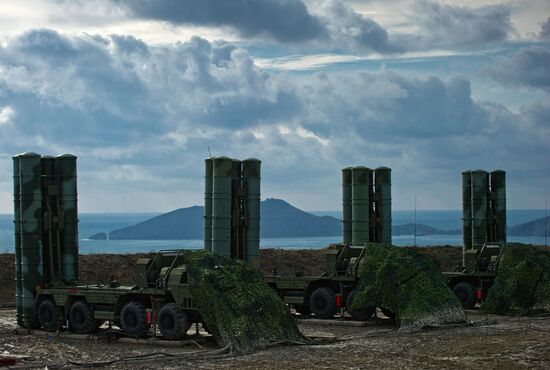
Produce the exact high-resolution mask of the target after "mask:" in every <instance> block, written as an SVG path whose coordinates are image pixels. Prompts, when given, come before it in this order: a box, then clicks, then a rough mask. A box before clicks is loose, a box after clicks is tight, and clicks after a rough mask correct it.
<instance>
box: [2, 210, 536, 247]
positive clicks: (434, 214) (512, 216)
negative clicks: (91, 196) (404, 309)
mask: <svg viewBox="0 0 550 370" xmlns="http://www.w3.org/2000/svg"><path fill="white" fill-rule="evenodd" d="M310 213H312V214H315V215H318V216H332V217H335V218H341V213H340V212H338V211H315V212H310ZM159 214H160V213H81V214H79V236H80V237H79V247H80V248H79V251H80V253H81V254H92V253H115V254H126V253H142V252H145V253H146V252H151V251H157V250H161V249H201V248H202V247H203V240H202V239H193V240H90V239H89V237H90V236H91V235H93V234H95V233H98V232H105V233H107V234H109V232H110V231H112V230H115V229H119V228H122V227H126V226H131V225H134V224H136V223H138V222H142V221H145V220H147V219H149V218H151V217H155V216H158V215H159ZM461 216H462V212H461V211H459V210H449V211H426V210H419V211H417V212H416V223H419V224H424V225H428V226H432V227H435V228H437V229H440V230H456V229H461V228H462V221H461ZM544 216H545V210H544V209H540V210H539V209H536V210H532V209H530V210H507V217H508V225H510V226H512V225H517V224H521V223H525V222H529V221H532V220H534V219H537V218H541V217H544ZM392 221H393V224H394V225H402V224H407V223H414V222H415V212H414V211H394V212H393V213H392ZM341 241H342V236H341V235H334V236H328V237H306V238H262V239H261V242H260V247H261V248H281V249H315V248H323V247H326V246H327V245H329V244H333V243H339V242H341ZM392 241H393V244H394V245H397V246H409V245H417V246H430V245H434V246H435V245H451V246H457V247H458V246H461V245H462V236H461V235H427V236H416V238H415V237H414V236H413V235H401V236H393V237H392ZM508 241H509V242H522V243H531V244H539V245H544V244H545V238H544V237H510V236H509V237H508ZM13 251H14V236H13V215H10V214H0V253H13Z"/></svg>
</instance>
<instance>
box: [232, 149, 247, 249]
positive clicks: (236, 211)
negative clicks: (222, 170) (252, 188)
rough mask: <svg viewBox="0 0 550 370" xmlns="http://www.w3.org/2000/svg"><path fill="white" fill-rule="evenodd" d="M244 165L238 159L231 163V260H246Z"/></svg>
mask: <svg viewBox="0 0 550 370" xmlns="http://www.w3.org/2000/svg"><path fill="white" fill-rule="evenodd" d="M242 167H243V163H242V162H241V161H240V160H238V159H232V162H231V178H232V180H231V258H238V259H241V260H244V256H245V242H244V238H245V236H244V234H245V233H244V224H243V217H242V206H243V205H242V202H243V198H244V196H245V194H244V193H243V191H242V182H243V180H242V176H243V168H242Z"/></svg>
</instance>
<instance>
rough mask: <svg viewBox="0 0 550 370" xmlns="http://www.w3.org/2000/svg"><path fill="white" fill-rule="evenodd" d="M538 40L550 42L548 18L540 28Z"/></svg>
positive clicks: (549, 21) (549, 19)
mask: <svg viewBox="0 0 550 370" xmlns="http://www.w3.org/2000/svg"><path fill="white" fill-rule="evenodd" d="M539 38H541V39H543V40H546V41H550V18H548V19H547V20H546V22H544V23H543V24H542V25H541V27H540V32H539Z"/></svg>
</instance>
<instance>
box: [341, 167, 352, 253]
mask: <svg viewBox="0 0 550 370" xmlns="http://www.w3.org/2000/svg"><path fill="white" fill-rule="evenodd" d="M351 169H352V168H351V167H346V168H343V169H342V234H343V243H344V244H351V240H352V207H351Z"/></svg>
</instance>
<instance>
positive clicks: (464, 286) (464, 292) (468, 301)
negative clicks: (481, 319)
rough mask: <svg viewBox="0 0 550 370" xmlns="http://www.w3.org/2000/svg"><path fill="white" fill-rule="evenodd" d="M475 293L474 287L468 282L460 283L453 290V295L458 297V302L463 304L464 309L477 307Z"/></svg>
mask: <svg viewBox="0 0 550 370" xmlns="http://www.w3.org/2000/svg"><path fill="white" fill-rule="evenodd" d="M475 291H476V289H475V287H474V285H473V284H472V283H468V282H467V281H463V282H461V283H458V284H456V285H455V286H454V288H453V293H454V294H455V295H456V296H457V297H458V300H459V301H460V303H462V307H464V308H474V307H475V305H476V303H477V298H476V294H475Z"/></svg>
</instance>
